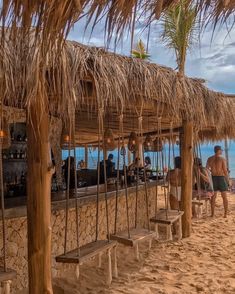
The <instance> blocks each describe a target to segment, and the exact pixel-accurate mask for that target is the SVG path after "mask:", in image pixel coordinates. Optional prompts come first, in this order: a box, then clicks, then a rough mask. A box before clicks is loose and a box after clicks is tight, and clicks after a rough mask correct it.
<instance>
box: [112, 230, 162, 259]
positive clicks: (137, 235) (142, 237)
mask: <svg viewBox="0 0 235 294" xmlns="http://www.w3.org/2000/svg"><path fill="white" fill-rule="evenodd" d="M155 236H156V233H155V232H152V231H149V230H147V229H138V228H137V229H131V230H130V238H128V232H127V231H122V232H119V233H117V234H116V235H111V236H110V238H111V239H112V240H116V241H117V242H118V243H121V244H123V245H125V246H130V247H134V249H135V257H136V259H137V260H139V244H140V243H142V242H144V241H148V242H149V249H150V248H151V246H152V240H153V238H155Z"/></svg>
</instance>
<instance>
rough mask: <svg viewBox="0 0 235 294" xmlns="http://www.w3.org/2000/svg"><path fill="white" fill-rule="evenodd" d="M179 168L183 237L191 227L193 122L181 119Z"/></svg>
mask: <svg viewBox="0 0 235 294" xmlns="http://www.w3.org/2000/svg"><path fill="white" fill-rule="evenodd" d="M182 139H183V140H182V145H181V146H182V154H181V155H182V170H181V187H182V192H181V193H182V194H181V209H182V210H183V211H184V214H183V216H182V234H183V238H186V237H189V236H190V235H191V229H192V168H193V123H192V122H191V121H183V137H182Z"/></svg>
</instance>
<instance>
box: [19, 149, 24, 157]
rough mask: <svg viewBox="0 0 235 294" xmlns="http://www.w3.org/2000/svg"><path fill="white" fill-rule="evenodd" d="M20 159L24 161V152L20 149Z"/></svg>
mask: <svg viewBox="0 0 235 294" xmlns="http://www.w3.org/2000/svg"><path fill="white" fill-rule="evenodd" d="M20 159H24V152H23V150H22V149H21V150H20Z"/></svg>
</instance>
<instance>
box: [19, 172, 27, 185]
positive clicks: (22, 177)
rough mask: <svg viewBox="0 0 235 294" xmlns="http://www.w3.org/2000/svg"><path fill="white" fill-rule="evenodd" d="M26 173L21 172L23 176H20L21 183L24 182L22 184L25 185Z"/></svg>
mask: <svg viewBox="0 0 235 294" xmlns="http://www.w3.org/2000/svg"><path fill="white" fill-rule="evenodd" d="M25 182H26V181H25V173H24V171H22V173H21V177H20V183H21V184H22V185H24V184H25Z"/></svg>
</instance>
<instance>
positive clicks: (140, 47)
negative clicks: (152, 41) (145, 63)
mask: <svg viewBox="0 0 235 294" xmlns="http://www.w3.org/2000/svg"><path fill="white" fill-rule="evenodd" d="M131 55H132V57H134V58H139V59H148V58H149V57H150V55H149V54H148V53H147V50H146V49H145V45H144V43H143V41H142V40H141V39H140V40H139V42H138V43H137V45H136V47H135V48H134V49H133V50H132V51H131Z"/></svg>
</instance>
